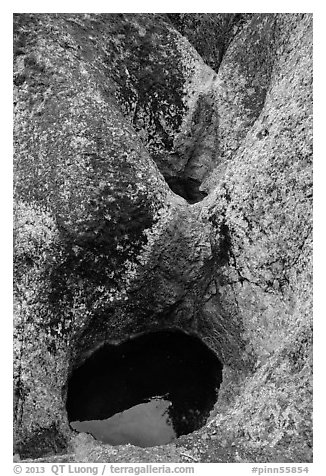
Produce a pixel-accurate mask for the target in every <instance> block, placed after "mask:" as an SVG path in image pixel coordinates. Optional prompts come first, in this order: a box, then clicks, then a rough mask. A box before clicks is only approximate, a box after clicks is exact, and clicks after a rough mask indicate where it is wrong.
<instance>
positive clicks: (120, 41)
mask: <svg viewBox="0 0 326 476" xmlns="http://www.w3.org/2000/svg"><path fill="white" fill-rule="evenodd" d="M14 22H15V28H14V33H15V42H14V85H15V88H14V103H15V104H14V105H15V123H14V126H15V130H14V146H15V172H14V177H15V184H14V185H15V208H14V214H15V263H14V273H15V285H14V291H15V336H14V337H15V341H14V350H15V357H14V363H15V366H14V381H15V386H14V388H15V395H14V420H15V451H16V452H17V453H19V454H20V456H21V457H22V458H26V457H32V458H37V457H46V461H51V458H56V459H55V460H56V461H57V458H58V457H57V456H56V457H55V456H53V455H55V454H58V453H64V452H67V453H69V454H68V455H66V456H62V461H66V460H67V461H115V460H116V461H122V460H121V459H119V458H121V457H122V456H121V455H123V458H124V459H123V461H124V462H128V461H130V462H132V461H175V462H179V461H188V462H189V459H187V457H186V456H184V455H185V454H186V453H185V451H188V455H190V456H189V458H190V460H191V461H194V460H195V461H207V462H209V461H216V462H219V461H225V462H228V461H239V458H240V461H243V462H252V461H261V462H264V461H271V462H272V461H274V462H275V461H280V462H284V461H294V462H308V461H311V459H312V449H311V445H312V443H311V427H312V425H311V416H312V411H311V400H312V399H311V392H312V385H311V359H312V350H311V334H312V333H311V325H312V323H311V314H312V304H311V301H312V296H311V281H312V271H311V254H312V217H311V214H312V202H311V201H312V165H311V159H312V16H311V15H309V14H252V15H238V16H236V15H235V16H232V15H229V16H228V15H226V14H218V15H214V14H209V15H202V14H201V15H196V14H194V15H193V16H192V14H190V16H189V15H188V17H186V16H181V17H180V16H179V17H175V16H172V17H171V16H169V15H159V14H90V15H88V14H85V15H84V14H31V15H29V14H19V15H15V18H14ZM189 25H190V26H192V28H190V27H189ZM216 25H219V26H220V30H219V34H218V41H217V40H216V44H215V47H213V45H212V47H211V48H208V46H207V44H206V43H205V41H204V40H200V38H203V35H202V32H203V31H204V32H206V35H207V37H205V38H206V41H207V38H209V37H210V28H211V29H212V30H211V31H212V32H215V33H216V28H215V27H216ZM183 35H184V36H183ZM204 36H205V35H204ZM195 48H197V51H196V49H195ZM205 52H206V53H205ZM212 67H213V68H214V69H213V68H212ZM170 327H177V328H181V329H182V330H185V331H187V332H190V333H194V334H196V335H198V336H199V337H200V338H201V339H202V340H203V341H204V342H205V343H206V344H207V345H209V346H210V347H211V348H212V349H213V350H214V351H215V352H216V354H217V355H218V357H219V358H220V360H221V361H222V362H223V365H224V377H223V384H222V386H221V391H220V395H219V400H218V402H217V405H216V410H215V412H214V414H213V415H212V416H211V418H210V421H209V423H208V424H207V425H206V428H204V429H203V430H202V433H203V435H202V436H203V438H201V432H198V433H196V434H193V435H189V436H187V437H182V438H180V440H178V441H177V443H176V444H175V445H166V446H165V447H161V448H157V449H155V448H154V449H153V448H149V449H139V450H137V449H135V448H132V449H130V448H129V449H128V447H126V448H122V449H121V452H119V453H116V452H114V451H113V450H112V448H108V447H105V445H97V446H96V443H95V442H93V441H91V440H90V439H89V438H88V439H87V438H86V440H85V441H84V440H83V437H82V436H79V437H77V438H76V437H74V436H73V432H72V430H71V429H70V427H69V425H68V420H67V414H66V409H65V401H66V392H67V379H68V376H69V374H70V372H71V371H72V369H73V368H74V367H75V366H76V365H78V364H79V363H80V362H82V361H83V360H85V358H87V356H88V355H89V354H90V353H92V352H93V351H94V349H96V348H97V347H98V346H99V345H101V344H103V343H105V342H114V341H122V340H123V339H125V338H126V337H129V336H133V335H135V334H137V333H141V332H146V331H149V330H154V329H165V328H170ZM82 440H83V441H82ZM235 442H236V449H237V451H238V452H235V450H234V449H233V448H234V445H233V446H231V444H232V443H233V444H234V443H235ZM112 451H113V452H112ZM182 455H183V456H182ZM239 455H240V456H239ZM191 458H192V459H191Z"/></svg>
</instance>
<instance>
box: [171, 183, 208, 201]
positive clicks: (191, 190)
mask: <svg viewBox="0 0 326 476" xmlns="http://www.w3.org/2000/svg"><path fill="white" fill-rule="evenodd" d="M165 180H166V182H167V184H168V186H169V187H170V189H171V190H172V192H174V193H176V194H177V195H180V197H182V198H184V199H185V200H187V202H188V203H190V204H191V205H192V204H194V203H197V202H200V201H201V200H203V199H204V198H205V197H207V193H206V192H203V191H201V190H200V189H199V187H200V185H201V182H199V181H197V180H195V179H192V178H180V177H165Z"/></svg>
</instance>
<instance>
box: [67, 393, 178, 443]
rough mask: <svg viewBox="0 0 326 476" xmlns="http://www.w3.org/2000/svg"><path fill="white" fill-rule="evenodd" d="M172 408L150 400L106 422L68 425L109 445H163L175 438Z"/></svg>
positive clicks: (155, 399) (161, 401)
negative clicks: (171, 415) (170, 412)
mask: <svg viewBox="0 0 326 476" xmlns="http://www.w3.org/2000/svg"><path fill="white" fill-rule="evenodd" d="M171 405H172V403H171V402H169V401H167V400H164V399H163V398H153V399H151V400H149V401H148V402H144V403H140V404H138V405H135V406H133V407H131V408H128V409H127V410H125V411H123V412H120V413H116V414H115V415H113V416H112V417H110V418H107V419H105V420H90V421H87V420H86V421H75V422H71V423H70V425H71V427H72V428H73V429H74V430H77V431H79V432H84V433H90V434H91V435H93V436H94V438H96V439H97V440H100V441H103V442H104V443H109V444H110V445H124V444H127V443H130V444H132V445H135V446H143V447H146V446H156V445H165V444H167V443H170V442H171V441H172V440H174V438H175V437H176V433H175V431H174V428H173V424H172V420H171V417H170V415H169V408H170V407H171Z"/></svg>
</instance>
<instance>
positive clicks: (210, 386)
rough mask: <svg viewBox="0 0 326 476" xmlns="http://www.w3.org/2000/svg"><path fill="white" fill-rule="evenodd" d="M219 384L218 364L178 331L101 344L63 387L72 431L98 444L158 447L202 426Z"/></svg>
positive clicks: (195, 341)
mask: <svg viewBox="0 0 326 476" xmlns="http://www.w3.org/2000/svg"><path fill="white" fill-rule="evenodd" d="M221 381H222V364H221V362H220V361H219V359H218V358H217V357H216V355H215V354H214V353H213V352H212V351H211V350H210V349H209V348H208V347H207V346H206V345H205V344H204V343H203V342H202V341H201V340H200V339H199V338H198V337H195V336H192V335H188V334H186V333H184V332H182V331H179V330H165V331H158V332H151V333H146V334H142V335H140V336H137V337H135V338H132V339H128V340H126V341H124V342H122V343H121V344H119V345H114V344H105V345H103V346H102V347H101V348H99V349H98V350H97V351H95V352H94V353H93V354H92V355H91V356H90V357H89V358H88V359H87V360H86V361H85V362H84V363H83V364H82V365H80V366H79V367H77V368H75V369H74V370H73V372H72V374H71V376H70V379H69V381H68V394H67V403H66V407H67V413H68V419H69V422H70V426H71V427H72V428H73V429H74V430H76V431H78V432H86V433H90V434H92V435H93V436H94V437H95V438H96V439H97V440H100V441H103V442H105V443H109V444H111V445H119V444H126V443H131V444H133V445H135V446H142V447H145V446H155V445H163V444H167V443H169V442H171V441H172V440H173V439H175V438H176V437H178V436H180V435H184V434H187V433H190V432H192V431H195V430H197V429H198V428H200V427H201V426H203V425H204V424H205V423H206V421H207V418H208V416H209V413H210V411H211V410H212V408H213V406H214V404H215V402H216V400H217V394H218V388H219V386H220V383H221Z"/></svg>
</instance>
